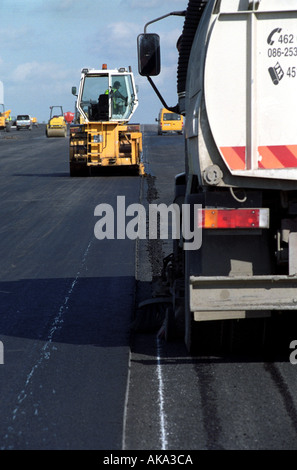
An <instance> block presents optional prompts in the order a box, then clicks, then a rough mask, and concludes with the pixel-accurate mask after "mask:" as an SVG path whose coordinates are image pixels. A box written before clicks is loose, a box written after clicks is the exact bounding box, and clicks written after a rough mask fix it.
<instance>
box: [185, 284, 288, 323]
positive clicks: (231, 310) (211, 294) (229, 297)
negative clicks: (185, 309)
mask: <svg viewBox="0 0 297 470" xmlns="http://www.w3.org/2000/svg"><path fill="white" fill-rule="evenodd" d="M189 301H190V310H191V312H193V313H194V320H195V321H208V320H226V319H237V318H252V317H266V316H269V315H270V312H271V311H273V310H277V311H285V310H297V275H292V276H285V275H281V276H280V275H271V276H242V277H229V276H217V277H215V276H207V277H203V276H201V277H196V276H191V277H190V298H189Z"/></svg>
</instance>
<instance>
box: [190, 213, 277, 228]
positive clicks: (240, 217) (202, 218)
mask: <svg viewBox="0 0 297 470" xmlns="http://www.w3.org/2000/svg"><path fill="white" fill-rule="evenodd" d="M198 227H199V228H204V229H241V228H249V229H251V228H269V209H200V210H198Z"/></svg>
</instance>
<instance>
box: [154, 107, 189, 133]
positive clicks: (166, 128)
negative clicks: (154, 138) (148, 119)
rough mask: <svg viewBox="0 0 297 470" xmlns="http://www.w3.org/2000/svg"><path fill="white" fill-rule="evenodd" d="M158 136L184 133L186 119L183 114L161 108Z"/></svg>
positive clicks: (158, 119) (157, 119)
mask: <svg viewBox="0 0 297 470" xmlns="http://www.w3.org/2000/svg"><path fill="white" fill-rule="evenodd" d="M156 121H157V122H158V135H163V134H167V133H170V132H177V133H178V134H182V133H183V127H184V117H183V116H182V115H181V114H178V113H173V112H172V111H168V109H166V108H161V109H160V112H159V116H158V118H156Z"/></svg>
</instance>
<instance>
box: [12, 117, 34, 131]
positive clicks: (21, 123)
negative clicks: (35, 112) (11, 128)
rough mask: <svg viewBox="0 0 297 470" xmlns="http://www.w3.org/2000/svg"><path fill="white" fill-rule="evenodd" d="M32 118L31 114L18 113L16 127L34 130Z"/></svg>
mask: <svg viewBox="0 0 297 470" xmlns="http://www.w3.org/2000/svg"><path fill="white" fill-rule="evenodd" d="M32 126H33V124H32V118H31V116H29V114H18V115H17V118H16V129H17V131H19V130H20V129H28V130H29V131H31V130H32Z"/></svg>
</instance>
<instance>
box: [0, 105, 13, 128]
mask: <svg viewBox="0 0 297 470" xmlns="http://www.w3.org/2000/svg"><path fill="white" fill-rule="evenodd" d="M1 106H2V110H1V111H0V130H1V131H3V130H5V131H6V132H10V130H11V125H12V121H11V119H10V113H11V110H10V109H9V110H7V111H5V108H4V104H2V105H1Z"/></svg>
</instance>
